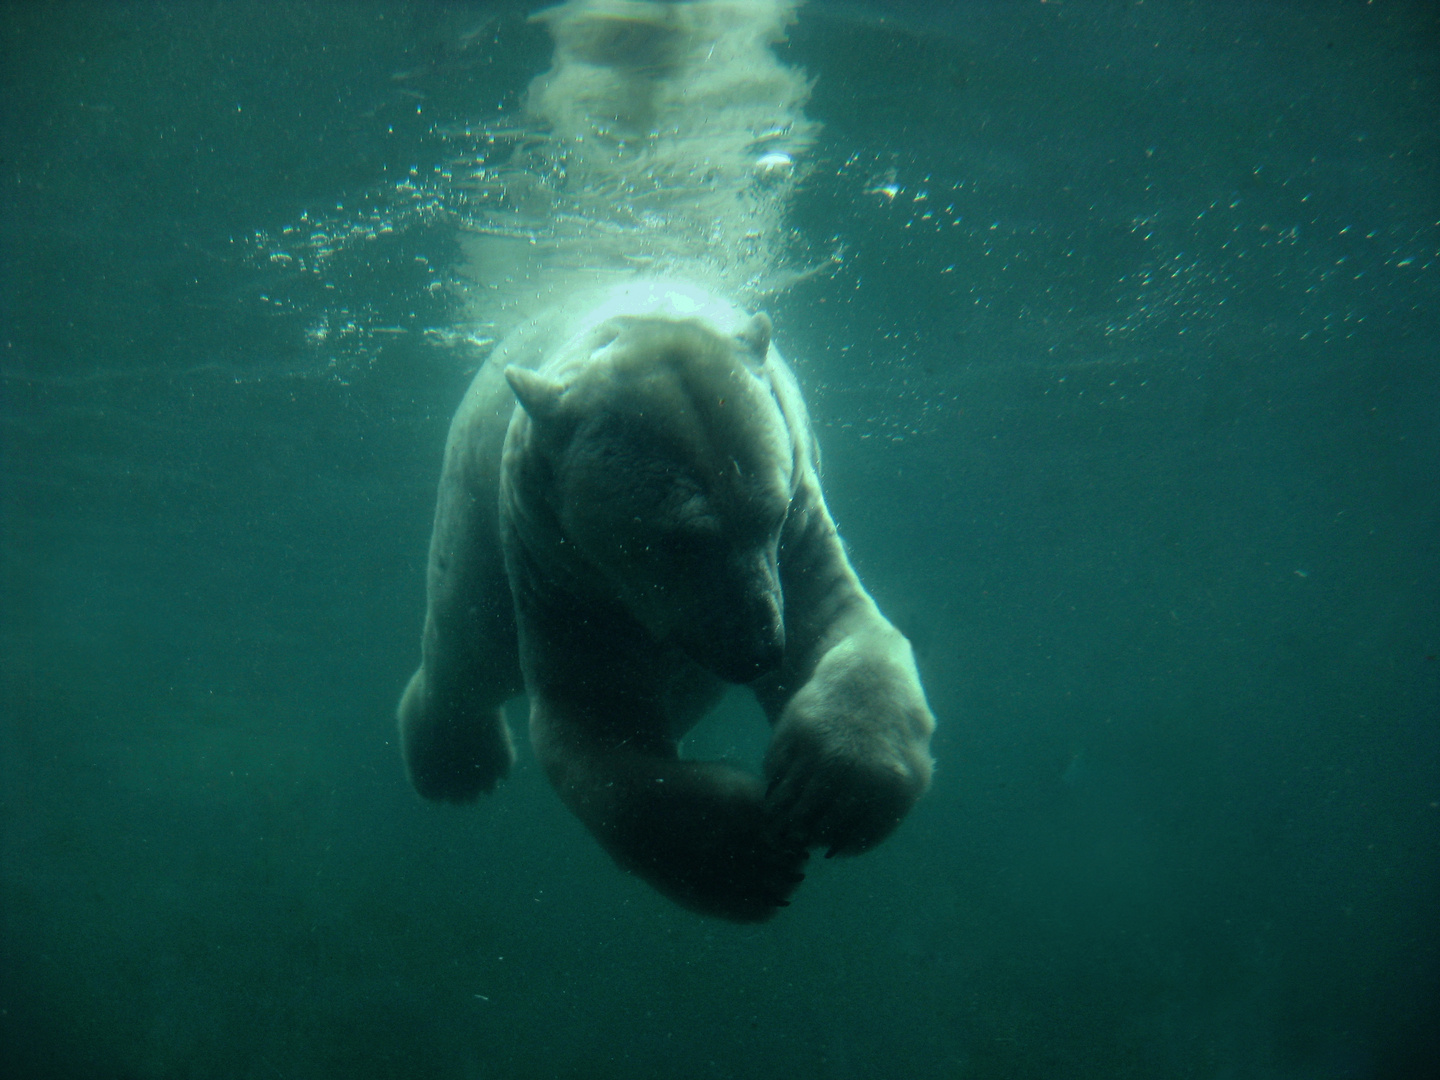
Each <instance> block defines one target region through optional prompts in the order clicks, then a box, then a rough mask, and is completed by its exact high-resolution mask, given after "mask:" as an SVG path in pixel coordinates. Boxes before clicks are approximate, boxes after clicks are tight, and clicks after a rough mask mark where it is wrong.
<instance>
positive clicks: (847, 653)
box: [765, 631, 935, 858]
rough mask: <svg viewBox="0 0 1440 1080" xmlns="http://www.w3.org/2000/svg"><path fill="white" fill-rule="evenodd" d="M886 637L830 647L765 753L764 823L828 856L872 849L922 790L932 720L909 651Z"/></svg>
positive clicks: (895, 638) (787, 709) (928, 760)
mask: <svg viewBox="0 0 1440 1080" xmlns="http://www.w3.org/2000/svg"><path fill="white" fill-rule="evenodd" d="M891 633H892V635H893V636H891V635H886V636H877V637H872V638H871V639H869V640H863V639H862V640H857V639H849V640H847V641H844V642H842V643H840V644H839V645H837V646H835V647H834V648H832V649H831V650H830V651H829V652H828V653H827V654H826V655H825V657H824V658H823V659H822V660H821V662H820V663H819V664H818V665H817V667H816V670H815V674H814V675H813V676H812V677H811V679H810V680H809V682H807V683H806V684H805V685H804V686H802V687H801V688H800V690H799V691H798V692H797V693H796V694H795V696H794V697H793V698H792V699H791V700H790V702H789V704H787V705H786V707H785V709H784V711H783V712H782V713H781V716H780V719H779V722H778V723H777V724H776V727H775V734H774V736H773V738H772V739H771V742H770V749H769V751H768V752H767V753H766V755H765V775H766V777H767V778H768V780H769V787H768V789H767V791H766V800H765V801H766V809H767V810H768V812H769V813H770V815H771V819H772V820H773V821H774V822H775V823H776V827H777V828H778V829H779V830H780V831H781V833H782V835H784V836H785V837H787V838H788V839H790V840H791V841H792V842H795V843H798V844H802V845H804V846H806V847H824V848H826V849H827V851H826V856H827V858H828V857H829V856H832V855H858V854H859V853H860V852H862V851H866V850H868V849H870V848H872V847H874V846H875V845H876V844H878V843H879V842H880V841H881V840H883V839H885V837H887V836H888V835H890V833H891V832H893V831H894V829H895V827H896V826H897V825H899V824H900V820H901V819H902V818H903V817H904V816H905V815H906V813H908V812H909V810H910V808H911V807H912V806H913V805H914V804H915V801H916V800H917V799H919V798H920V796H921V795H922V794H924V792H925V789H926V788H927V787H929V785H930V773H931V770H932V768H933V765H932V762H931V758H930V749H929V746H930V736H931V733H932V732H933V731H934V730H935V721H934V718H933V717H932V716H931V714H930V709H929V707H928V706H927V705H926V704H925V698H924V694H923V692H922V691H921V690H920V682H919V679H918V677H917V676H916V675H915V668H914V661H913V660H912V659H911V658H910V649H909V644H908V643H907V642H906V641H905V639H904V638H903V637H901V636H900V635H899V634H898V633H895V632H893V631H892V632H891Z"/></svg>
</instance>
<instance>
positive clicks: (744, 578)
mask: <svg viewBox="0 0 1440 1080" xmlns="http://www.w3.org/2000/svg"><path fill="white" fill-rule="evenodd" d="M768 563H769V560H759V565H757V566H749V567H745V568H744V569H743V570H741V568H740V567H736V570H738V571H741V572H738V573H732V574H724V575H720V578H721V580H720V581H718V582H717V583H716V584H717V585H718V586H719V587H718V588H717V589H716V590H715V591H714V593H713V594H712V595H711V597H710V598H709V603H708V604H707V605H706V607H705V609H704V610H705V611H706V613H707V614H706V615H705V617H703V618H700V619H697V620H695V621H694V622H692V623H690V624H689V625H687V626H685V627H683V628H682V630H681V633H682V635H684V636H685V637H687V638H688V639H689V640H688V641H687V642H685V651H686V652H687V653H689V654H690V657H691V659H693V660H695V661H696V663H698V664H700V665H701V666H702V667H705V668H708V669H709V670H710V671H713V672H714V673H715V674H716V675H719V676H720V677H721V678H722V679H724V680H725V681H726V682H732V683H748V682H754V681H755V680H756V679H758V678H759V677H760V676H761V675H764V674H766V673H768V672H771V671H774V670H775V669H776V668H777V667H779V666H780V662H781V660H783V659H784V657H785V612H784V602H783V597H782V595H781V592H780V584H779V581H778V580H777V576H776V575H775V573H774V572H773V570H772V569H771V567H770V565H768ZM726 578H729V580H728V581H727V580H724V579H726Z"/></svg>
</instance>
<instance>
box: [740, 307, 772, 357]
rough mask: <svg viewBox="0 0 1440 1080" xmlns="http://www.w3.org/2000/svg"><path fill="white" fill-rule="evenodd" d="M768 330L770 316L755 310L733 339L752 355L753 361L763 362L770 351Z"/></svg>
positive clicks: (769, 328) (769, 327)
mask: <svg viewBox="0 0 1440 1080" xmlns="http://www.w3.org/2000/svg"><path fill="white" fill-rule="evenodd" d="M770 330H771V326H770V316H769V315H766V314H765V313H764V312H763V311H757V312H756V313H755V314H754V315H752V316H751V317H750V322H749V323H748V324H747V325H746V326H745V328H744V329H743V330H741V331H740V332H739V333H738V334H736V335H735V340H736V341H738V342H739V343H740V346H741V347H742V348H743V349H745V351H746V352H748V353H749V354H750V355H751V356H752V357H754V359H755V363H757V364H763V363H765V356H766V354H767V353H769V351H770Z"/></svg>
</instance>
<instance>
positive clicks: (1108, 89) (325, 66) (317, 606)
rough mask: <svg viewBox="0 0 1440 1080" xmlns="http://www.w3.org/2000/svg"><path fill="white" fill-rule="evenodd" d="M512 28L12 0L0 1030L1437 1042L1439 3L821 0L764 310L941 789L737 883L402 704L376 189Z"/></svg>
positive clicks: (864, 1060)
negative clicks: (313, 237)
mask: <svg viewBox="0 0 1440 1080" xmlns="http://www.w3.org/2000/svg"><path fill="white" fill-rule="evenodd" d="M517 10H519V9H497V8H486V7H484V6H481V5H472V6H462V5H445V4H438V3H423V4H422V3H410V4H407V3H401V2H390V3H368V4H366V3H355V4H339V3H335V4H330V3H298V4H288V5H282V4H271V3H258V2H248V3H247V2H241V3H216V2H209V3H207V2H200V0H196V2H188V3H181V2H174V3H154V4H141V3H135V4H119V3H115V4H109V3H104V4H101V3H96V4H43V5H42V4H38V3H37V4H7V5H5V6H4V7H3V8H0V48H3V53H0V84H3V90H0V95H3V96H0V140H3V142H0V159H3V160H0V164H3V175H0V179H3V184H4V187H3V196H0V237H3V279H0V286H3V292H0V319H3V345H0V365H3V366H0V376H3V382H0V394H3V397H0V438H3V443H0V450H3V455H4V457H3V488H0V527H3V533H0V558H3V577H0V632H3V638H0V800H3V802H0V814H3V817H0V830H3V831H0V860H3V861H0V1073H3V1075H5V1076H7V1077H97V1076H114V1077H211V1076H213V1077H254V1078H268V1077H286V1078H289V1077H295V1078H303V1077H331V1076H345V1077H369V1076H374V1077H437V1078H440V1077H444V1078H449V1077H465V1078H482V1077H608V1076H617V1077H618V1076H624V1077H671V1076H673V1077H702V1078H747V1077H769V1076H776V1077H787V1078H797V1080H804V1078H810V1077H815V1078H859V1077H915V1078H920V1077H947V1078H950V1077H955V1078H958V1077H1007V1078H1013V1077H1027V1078H1028V1077H1036V1078H1039V1077H1097V1078H1099V1077H1122V1076H1123V1077H1207V1078H1209V1077H1213V1078H1246V1077H1263V1078H1272V1077H1296V1078H1300V1077H1304V1078H1318V1080H1329V1078H1335V1080H1339V1078H1366V1077H1421V1076H1428V1075H1435V1072H1434V1071H1433V1070H1434V1069H1435V1068H1436V1062H1437V1035H1436V1032H1437V1030H1440V1027H1437V1024H1436V1017H1437V1015H1440V950H1437V918H1436V912H1437V910H1440V860H1437V853H1440V845H1437V838H1440V661H1437V653H1440V590H1437V583H1440V367H1437V359H1440V357H1437V346H1436V342H1437V332H1440V220H1437V219H1440V138H1437V121H1436V117H1437V115H1440V109H1437V102H1440V17H1437V9H1436V6H1435V5H1434V4H1432V3H1420V2H1411V3H1405V2H1401V0H1375V2H1373V3H1362V2H1360V0H1353V2H1351V0H1344V2H1339V0H1326V2H1320V0H1317V2H1313V3H1299V2H1296V3H1279V2H1274V3H1249V2H1243V3H1242V2H1240V0H1233V2H1224V0H1206V2H1198V0H1197V2H1193V3H1180V2H1175V3H1157V2H1154V0H1152V2H1149V3H1138V2H1135V3H1131V2H1123V0H1111V2H1103V3H1102V2H1093V3H1086V2H1077V0H1068V2H1066V3H1063V4H1061V3H1049V4H1041V3H1029V2H1025V3H1022V2H1019V0H1016V2H1015V3H1000V2H992V3H975V4H954V5H940V4H936V5H922V4H919V3H918V2H916V3H912V4H910V5H909V6H908V7H907V6H904V5H892V6H891V7H890V8H888V9H885V8H881V7H864V6H860V5H855V6H848V5H847V6H839V5H823V4H817V5H812V6H811V7H810V8H809V9H807V10H806V11H804V12H803V13H802V19H801V22H800V24H799V25H798V26H797V27H796V28H795V32H794V34H793V37H792V40H791V42H790V44H789V45H788V46H787V47H786V48H785V50H784V52H785V55H786V57H787V58H788V59H789V60H790V61H792V62H795V63H799V64H802V65H803V66H804V67H805V68H806V69H807V70H808V71H809V72H810V73H811V74H812V75H814V76H816V77H818V81H817V83H816V87H815V93H814V98H813V101H812V104H811V107H810V112H811V114H812V115H814V116H815V117H817V118H818V119H820V120H822V121H823V122H824V124H825V130H824V133H823V136H822V139H821V144H820V147H819V150H818V153H817V155H816V158H815V162H814V164H815V169H814V172H813V174H812V175H811V177H810V179H809V181H808V183H807V185H806V188H805V191H804V194H803V196H802V198H801V200H800V202H799V204H798V205H797V207H796V213H795V221H796V224H797V226H798V227H799V228H800V229H801V230H802V233H803V235H804V237H805V238H806V240H807V242H808V243H810V244H811V245H812V246H813V247H814V249H815V250H816V251H819V252H825V251H828V250H830V249H831V248H832V247H835V246H837V245H843V251H844V262H843V265H842V266H841V268H840V269H839V270H838V271H837V272H836V273H834V274H833V275H830V276H826V277H821V278H817V279H815V280H812V281H810V282H808V283H805V284H803V285H801V286H799V287H796V288H795V289H793V290H792V291H790V292H789V293H788V294H786V295H785V296H784V297H782V298H780V299H779V300H777V301H776V302H775V303H774V304H772V314H773V315H774V316H775V321H776V326H777V337H778V341H779V343H780V344H781V346H782V348H784V349H785V351H786V352H787V353H788V354H789V355H790V356H791V357H792V358H793V360H794V363H795V366H796V368H797V370H798V372H799V375H800V378H801V381H802V383H803V384H804V385H805V387H806V388H807V392H808V394H809V396H810V399H811V405H812V410H813V412H814V413H815V417H816V421H817V425H818V426H819V428H820V434H821V440H822V444H823V447H824V450H825V452H826V455H827V463H826V464H827V488H828V491H829V495H830V500H831V505H832V508H833V509H834V510H835V512H836V514H837V517H838V518H839V521H840V523H841V527H842V530H843V532H844V533H845V535H846V537H847V539H848V541H849V542H850V544H851V546H852V548H853V551H854V553H855V557H856V559H857V562H858V564H859V567H860V569H861V572H862V574H863V576H864V577H865V580H866V581H867V583H868V584H869V586H870V587H871V588H872V590H873V591H874V592H875V593H876V595H877V597H878V598H879V599H880V600H881V602H882V604H883V605H884V606H885V607H886V609H887V610H888V611H889V612H890V613H891V615H892V616H893V617H894V618H895V620H896V621H897V622H898V623H899V624H900V625H901V626H902V628H904V629H905V630H906V632H907V633H909V634H910V635H911V636H912V638H913V639H914V641H915V643H916V646H917V650H918V652H919V656H920V661H921V666H922V669H923V672H924V675H925V679H926V682H927V686H928V689H929V692H930V695H931V699H932V704H933V706H934V709H935V712H936V713H937V715H938V717H939V719H940V724H941V727H940V731H939V735H938V737H937V742H936V755H937V757H938V759H939V762H940V768H939V771H938V772H937V774H936V782H935V787H934V789H933V791H932V793H931V794H930V795H929V796H928V797H927V799H926V800H925V801H924V802H923V803H922V805H921V806H920V807H919V808H918V809H917V811H916V812H915V814H914V815H913V817H912V818H911V819H910V820H909V821H908V823H907V824H906V826H905V827H904V828H903V829H902V830H901V831H900V832H899V833H898V834H897V835H896V836H895V837H894V838H893V839H892V840H891V841H889V842H888V843H887V844H886V845H885V846H883V847H882V848H881V849H879V850H877V851H876V852H874V853H873V854H870V855H867V856H865V857H864V858H861V859H858V860H852V861H845V862H837V863H826V862H824V861H823V860H821V861H820V865H817V866H815V867H814V868H813V872H812V873H811V875H810V880H808V881H807V882H806V884H805V885H804V887H803V888H802V890H801V891H800V893H799V895H798V898H797V900H796V902H795V904H794V906H793V907H792V908H790V909H789V910H788V911H787V912H785V913H784V914H783V915H782V916H781V917H780V918H778V919H777V920H775V921H774V922H773V923H771V924H768V925H766V926H764V927H760V928H741V927H734V926H730V925H726V924H721V923H714V922H706V921H702V920H700V919H698V918H695V917H692V916H691V915H689V914H687V913H685V912H682V911H680V910H678V909H676V908H674V907H672V906H670V905H668V904H667V903H666V902H664V901H663V900H661V899H659V898H658V897H657V896H655V895H654V894H652V893H651V892H649V891H648V890H647V889H646V888H644V887H643V886H641V885H640V884H638V883H637V882H635V881H633V880H631V879H629V878H627V877H625V876H624V875H622V874H621V873H619V872H618V871H616V870H615V869H613V867H612V866H611V865H610V864H609V862H608V861H607V859H606V858H605V856H604V855H603V854H602V853H601V852H600V851H599V850H598V849H597V848H596V846H595V845H594V844H593V843H591V842H590V841H589V840H588V838H587V837H586V836H585V835H584V834H583V833H582V830H581V828H580V826H579V825H578V824H577V823H575V822H574V821H573V820H572V819H571V818H570V817H569V816H568V815H567V814H566V813H565V812H564V811H563V809H562V808H561V807H560V805H559V802H558V800H557V799H556V798H555V797H554V796H553V795H552V793H551V792H550V791H549V790H548V789H547V788H546V786H545V784H544V782H543V778H541V777H540V776H539V775H537V772H536V770H535V768H534V767H533V764H532V762H531V760H530V758H529V757H528V753H527V754H526V755H525V756H522V760H521V763H520V766H519V768H518V769H517V771H516V774H515V775H514V776H513V778H512V779H511V780H510V781H509V782H508V783H507V784H506V785H505V786H504V788H503V790H502V791H501V792H500V793H499V794H498V795H497V796H496V797H494V798H492V799H489V800H486V801H485V802H483V803H482V804H481V805H480V806H478V807H476V808H471V809H465V810H456V809H453V808H437V807H434V806H429V805H425V804H422V803H421V801H420V800H419V799H417V798H416V797H415V796H414V795H413V794H412V793H411V792H410V790H409V789H408V787H407V786H406V783H405V779H404V776H403V775H402V771H401V768H400V764H399V761H398V757H397V753H396V748H395V746H394V738H393V736H392V708H393V705H394V701H395V699H396V696H397V695H398V693H399V691H400V689H401V687H402V685H403V682H404V680H405V678H406V677H407V675H408V674H409V672H410V670H411V668H412V667H413V665H414V662H415V660H416V656H417V649H418V632H419V625H420V619H421V615H422V568H423V559H424V552H425V543H426V539H427V536H428V531H429V515H430V507H431V500H432V496H433V488H434V480H435V475H436V471H437V468H438V463H439V451H440V447H441V444H442V441H443V437H444V431H445V426H446V423H447V420H448V417H449V414H450V411H451V409H452V408H453V406H454V404H455V403H456V401H457V400H458V398H459V396H460V393H461V392H462V390H463V387H464V385H465V383H466V381H467V380H468V378H469V374H470V372H471V370H472V369H473V366H474V354H473V353H472V352H469V351H467V350H466V349H465V348H464V347H461V346H453V345H447V344H446V343H445V340H446V339H445V337H444V335H443V334H439V333H431V334H429V335H427V334H426V333H425V331H426V330H427V329H428V330H432V331H433V330H443V329H444V328H445V327H446V326H447V320H449V319H450V318H452V317H453V314H454V312H453V307H452V304H453V295H454V294H453V291H452V289H451V287H450V285H449V284H447V283H449V282H452V281H453V279H454V277H455V275H456V272H457V271H456V262H457V259H458V249H457V246H456V242H455V235H456V232H455V222H454V220H453V214H450V213H449V212H448V211H447V210H446V208H445V206H444V205H442V204H443V198H440V197H438V196H436V197H431V196H433V194H434V191H435V188H434V187H433V186H432V187H431V188H429V189H428V190H429V191H430V192H431V195H430V196H426V197H425V198H421V197H420V196H415V195H410V194H403V195H402V194H398V192H399V191H400V187H399V185H403V184H404V183H405V178H406V177H407V176H409V175H410V173H409V170H410V169H411V168H412V167H414V168H416V169H417V170H418V172H417V174H416V175H418V176H422V177H432V178H433V176H434V175H435V173H434V170H435V168H436V167H437V165H438V164H442V163H443V161H444V159H445V157H446V154H447V153H449V152H450V150H449V148H448V145H447V143H446V141H445V140H444V139H443V138H440V137H439V136H438V135H437V130H439V129H441V128H443V127H444V125H447V124H454V123H460V122H464V121H467V120H473V119H475V118H477V117H484V116H486V115H493V114H494V113H495V111H496V110H497V109H499V108H509V107H513V106H514V104H515V101H516V94H517V93H518V91H520V90H521V89H522V88H523V86H524V85H525V82H526V81H527V80H528V78H529V77H530V76H531V75H533V74H534V73H535V72H537V71H539V70H541V69H543V68H544V66H545V64H546V61H547V58H548V45H547V43H546V41H545V39H544V37H543V35H541V34H540V33H539V32H538V31H537V30H536V29H535V28H534V27H529V26H527V25H525V24H524V23H523V21H521V20H520V19H519V18H518V16H517V14H516V11H517ZM882 15H885V16H886V17H885V18H882V17H881V16H882ZM887 185H889V187H888V189H887V188H886V186H887ZM377 208H378V209H377ZM377 214H378V215H379V216H380V217H384V216H386V215H390V216H391V217H393V218H394V222H395V228H394V230H393V231H385V230H382V231H381V232H380V233H379V234H378V235H377V236H376V238H375V239H373V240H368V239H365V238H364V237H363V236H362V237H361V238H360V239H358V240H354V241H352V242H350V243H349V244H348V246H345V247H344V249H343V250H341V251H339V252H337V253H334V254H332V255H330V256H327V257H326V258H328V261H326V262H324V264H323V266H320V267H319V269H318V270H317V269H316V268H315V266H314V265H312V267H311V269H310V271H309V272H308V273H305V274H302V273H299V272H298V271H297V270H296V268H295V267H296V264H295V259H294V256H293V253H290V254H291V255H292V258H291V259H290V261H288V262H287V261H286V259H284V258H278V257H274V258H272V256H275V255H276V254H277V252H278V250H279V249H278V248H277V243H278V242H279V241H277V240H276V238H277V237H279V238H283V237H285V236H287V235H293V234H286V233H284V230H285V229H286V228H287V227H289V228H297V222H313V221H316V220H320V219H321V218H323V219H325V220H326V221H327V222H329V223H331V225H333V224H334V223H337V222H338V223H342V224H343V223H347V222H348V223H349V224H351V225H352V226H353V225H355V223H356V222H361V225H362V227H361V232H363V231H364V229H363V222H364V221H365V220H370V219H371V218H373V217H374V216H375V215H377ZM367 215H368V217H367ZM257 234H258V235H257ZM320 259H321V256H318V255H314V254H313V253H312V263H313V262H314V261H315V260H320ZM732 712H733V713H734V715H732V716H730V717H729V718H728V720H726V721H725V722H722V723H719V724H717V725H714V726H712V727H711V729H710V730H708V731H706V732H705V733H703V734H702V736H701V738H700V739H699V740H698V743H697V745H699V746H701V747H705V748H708V749H711V750H715V751H717V752H718V751H724V750H728V749H730V748H732V747H739V748H749V749H750V750H752V751H753V748H754V745H755V744H756V742H757V741H758V740H759V739H760V738H762V737H763V732H761V731H760V730H759V728H758V727H757V726H755V722H754V720H753V718H752V717H750V716H748V715H746V714H744V713H743V710H738V709H736V710H732ZM727 724H728V725H729V726H727Z"/></svg>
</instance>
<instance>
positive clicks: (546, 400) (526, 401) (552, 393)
mask: <svg viewBox="0 0 1440 1080" xmlns="http://www.w3.org/2000/svg"><path fill="white" fill-rule="evenodd" d="M505 381H506V382H508V383H509V384H510V389H511V390H513V391H515V396H516V397H517V398H518V399H519V400H520V407H521V408H522V409H524V410H525V411H526V412H527V413H529V415H530V418H531V419H532V420H534V421H535V422H536V423H538V424H548V423H550V422H552V421H553V420H555V419H556V418H558V417H559V415H560V398H561V396H562V395H563V394H564V393H565V386H564V384H563V383H559V382H556V381H555V380H554V379H547V378H546V377H545V376H544V375H541V374H540V373H539V372H537V371H531V370H530V369H529V368H522V367H516V366H515V365H513V364H512V365H510V366H509V367H507V368H506V369H505Z"/></svg>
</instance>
